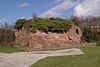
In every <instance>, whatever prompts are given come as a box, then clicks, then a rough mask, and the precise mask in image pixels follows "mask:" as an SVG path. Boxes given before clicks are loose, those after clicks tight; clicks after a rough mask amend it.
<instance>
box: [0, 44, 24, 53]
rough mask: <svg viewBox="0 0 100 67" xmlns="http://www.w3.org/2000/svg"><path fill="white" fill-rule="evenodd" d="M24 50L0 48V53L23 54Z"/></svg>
mask: <svg viewBox="0 0 100 67" xmlns="http://www.w3.org/2000/svg"><path fill="white" fill-rule="evenodd" d="M23 51H24V50H20V49H18V48H13V47H7V46H0V53H14V52H23Z"/></svg>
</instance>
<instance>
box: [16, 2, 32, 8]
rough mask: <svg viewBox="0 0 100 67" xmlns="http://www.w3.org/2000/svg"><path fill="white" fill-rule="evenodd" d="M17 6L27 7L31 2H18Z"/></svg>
mask: <svg viewBox="0 0 100 67" xmlns="http://www.w3.org/2000/svg"><path fill="white" fill-rule="evenodd" d="M18 7H20V8H28V7H31V4H30V3H28V2H23V3H21V4H19V5H18Z"/></svg>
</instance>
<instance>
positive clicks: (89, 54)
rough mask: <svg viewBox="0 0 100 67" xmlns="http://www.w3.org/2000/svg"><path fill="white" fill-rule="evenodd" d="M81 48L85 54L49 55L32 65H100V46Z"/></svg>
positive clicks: (38, 66)
mask: <svg viewBox="0 0 100 67" xmlns="http://www.w3.org/2000/svg"><path fill="white" fill-rule="evenodd" d="M81 49H82V50H83V52H85V54H84V55H77V56H60V57H47V58H45V59H41V60H39V61H38V62H37V63H35V64H33V65H32V67H100V47H93V48H90V47H88V48H81Z"/></svg>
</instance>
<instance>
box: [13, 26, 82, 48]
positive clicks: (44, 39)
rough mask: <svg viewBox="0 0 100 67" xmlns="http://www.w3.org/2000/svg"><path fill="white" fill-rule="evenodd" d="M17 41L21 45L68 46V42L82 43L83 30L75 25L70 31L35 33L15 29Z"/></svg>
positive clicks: (38, 46)
mask: <svg viewBox="0 0 100 67" xmlns="http://www.w3.org/2000/svg"><path fill="white" fill-rule="evenodd" d="M15 35H16V43H17V44H18V45H19V46H29V47H35V48H41V47H46V46H66V45H68V44H80V42H81V37H82V32H81V30H80V28H79V27H77V26H73V27H72V28H71V29H70V30H69V31H68V32H66V33H62V34H57V33H51V32H49V33H48V34H46V33H44V32H39V31H37V32H36V33H35V34H32V33H26V32H25V31H23V30H21V31H15Z"/></svg>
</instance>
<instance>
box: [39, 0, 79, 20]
mask: <svg viewBox="0 0 100 67" xmlns="http://www.w3.org/2000/svg"><path fill="white" fill-rule="evenodd" d="M79 2H80V0H77V1H75V2H73V1H72V0H63V2H61V3H60V4H57V5H56V6H55V7H53V8H51V9H49V10H47V11H46V12H44V13H43V14H41V15H40V17H47V18H49V17H58V16H60V15H61V14H62V12H63V11H66V10H68V9H69V8H72V7H74V6H75V5H77V4H78V3H79Z"/></svg>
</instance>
